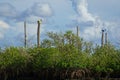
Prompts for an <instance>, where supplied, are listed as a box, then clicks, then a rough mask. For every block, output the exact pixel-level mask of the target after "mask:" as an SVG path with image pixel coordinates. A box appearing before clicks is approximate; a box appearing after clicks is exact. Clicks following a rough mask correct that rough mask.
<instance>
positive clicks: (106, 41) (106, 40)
mask: <svg viewBox="0 0 120 80" xmlns="http://www.w3.org/2000/svg"><path fill="white" fill-rule="evenodd" d="M107 43H108V39H107V32H106V33H105V44H107Z"/></svg>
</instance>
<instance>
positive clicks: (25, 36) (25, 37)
mask: <svg viewBox="0 0 120 80" xmlns="http://www.w3.org/2000/svg"><path fill="white" fill-rule="evenodd" d="M24 46H25V47H27V33H26V21H25V22H24Z"/></svg>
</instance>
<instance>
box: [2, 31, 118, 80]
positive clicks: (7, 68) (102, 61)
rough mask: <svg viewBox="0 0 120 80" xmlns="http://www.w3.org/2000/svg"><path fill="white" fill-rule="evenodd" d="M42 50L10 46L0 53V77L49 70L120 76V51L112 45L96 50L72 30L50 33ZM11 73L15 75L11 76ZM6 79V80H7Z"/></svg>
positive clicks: (43, 43)
mask: <svg viewBox="0 0 120 80" xmlns="http://www.w3.org/2000/svg"><path fill="white" fill-rule="evenodd" d="M48 37H49V38H48V39H45V40H43V41H42V43H41V47H40V48H37V47H32V48H20V47H19V48H18V47H9V48H6V49H4V50H2V49H1V50H0V75H1V74H4V76H5V77H6V78H5V79H7V77H9V76H10V75H11V74H12V76H14V75H20V74H21V73H24V72H30V71H31V72H37V71H39V70H41V69H45V68H65V69H66V68H80V69H89V70H92V71H93V72H98V73H102V72H105V73H112V72H115V71H117V72H118V73H120V72H119V71H120V50H118V49H116V48H115V47H114V46H112V45H111V44H106V45H104V46H102V47H101V46H96V47H93V44H92V43H90V42H84V41H83V40H82V39H80V38H79V37H77V36H76V35H75V34H74V33H72V32H71V31H67V32H66V33H64V34H63V33H53V32H50V33H48ZM9 72H11V73H9ZM5 79H4V80H5Z"/></svg>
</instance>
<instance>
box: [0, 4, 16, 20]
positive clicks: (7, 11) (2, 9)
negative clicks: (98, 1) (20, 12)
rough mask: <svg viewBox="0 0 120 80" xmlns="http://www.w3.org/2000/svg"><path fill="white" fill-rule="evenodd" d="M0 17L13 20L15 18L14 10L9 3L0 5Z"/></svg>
mask: <svg viewBox="0 0 120 80" xmlns="http://www.w3.org/2000/svg"><path fill="white" fill-rule="evenodd" d="M0 16H1V17H7V18H8V17H10V18H15V17H16V16H17V11H16V9H15V8H14V7H13V6H12V5H11V4H9V3H0Z"/></svg>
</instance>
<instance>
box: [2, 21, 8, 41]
mask: <svg viewBox="0 0 120 80" xmlns="http://www.w3.org/2000/svg"><path fill="white" fill-rule="evenodd" d="M8 28H9V25H8V24H7V23H6V22H4V21H0V39H1V38H3V37H4V34H5V31H6V30H7V29H8Z"/></svg>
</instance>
